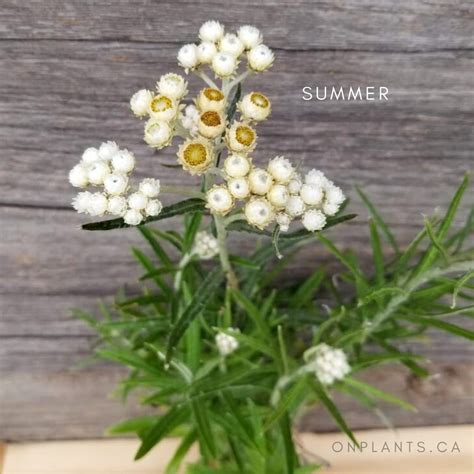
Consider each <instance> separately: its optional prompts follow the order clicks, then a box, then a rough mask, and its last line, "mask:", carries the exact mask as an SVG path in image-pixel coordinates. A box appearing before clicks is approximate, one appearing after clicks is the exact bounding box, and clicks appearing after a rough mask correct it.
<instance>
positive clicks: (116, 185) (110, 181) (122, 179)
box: [104, 173, 128, 196]
mask: <svg viewBox="0 0 474 474" xmlns="http://www.w3.org/2000/svg"><path fill="white" fill-rule="evenodd" d="M127 187H128V178H127V176H125V175H124V174H121V173H112V174H109V175H108V176H107V177H106V178H105V179H104V189H105V191H106V192H107V193H108V194H111V195H112V196H118V195H120V194H123V193H124V192H125V191H126V190H127Z"/></svg>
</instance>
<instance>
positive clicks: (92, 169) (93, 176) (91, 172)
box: [87, 161, 110, 186]
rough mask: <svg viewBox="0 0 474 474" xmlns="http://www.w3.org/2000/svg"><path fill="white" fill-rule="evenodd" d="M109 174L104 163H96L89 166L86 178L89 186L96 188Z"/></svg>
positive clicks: (107, 167)
mask: <svg viewBox="0 0 474 474" xmlns="http://www.w3.org/2000/svg"><path fill="white" fill-rule="evenodd" d="M109 174H110V168H109V165H108V164H107V162H106V161H96V162H94V163H92V164H91V165H89V168H88V173H87V177H88V180H89V182H90V183H91V184H95V185H97V186H99V185H101V184H104V179H105V178H106V177H107V176H108V175H109Z"/></svg>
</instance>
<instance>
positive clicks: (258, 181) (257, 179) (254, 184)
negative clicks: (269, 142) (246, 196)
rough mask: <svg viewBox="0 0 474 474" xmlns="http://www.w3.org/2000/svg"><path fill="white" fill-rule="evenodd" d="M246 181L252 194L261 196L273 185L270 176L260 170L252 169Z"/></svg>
mask: <svg viewBox="0 0 474 474" xmlns="http://www.w3.org/2000/svg"><path fill="white" fill-rule="evenodd" d="M248 179H249V184H250V190H251V191H252V193H254V194H259V195H261V196H263V195H264V194H267V193H268V191H270V188H271V187H272V184H273V179H272V177H271V175H270V174H269V173H267V172H266V171H265V170H263V169H261V168H254V169H253V170H252V171H251V172H250V174H249V176H248Z"/></svg>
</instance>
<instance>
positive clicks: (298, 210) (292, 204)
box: [286, 196, 306, 217]
mask: <svg viewBox="0 0 474 474" xmlns="http://www.w3.org/2000/svg"><path fill="white" fill-rule="evenodd" d="M305 209H306V206H305V203H304V202H303V199H301V198H300V197H299V196H290V197H289V199H288V202H287V203H286V213H287V214H288V215H289V216H291V217H298V216H301V214H303V212H304V211H305Z"/></svg>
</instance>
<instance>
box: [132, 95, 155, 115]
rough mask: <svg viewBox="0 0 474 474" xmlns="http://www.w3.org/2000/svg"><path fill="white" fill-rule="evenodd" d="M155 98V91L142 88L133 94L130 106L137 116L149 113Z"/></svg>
mask: <svg viewBox="0 0 474 474" xmlns="http://www.w3.org/2000/svg"><path fill="white" fill-rule="evenodd" d="M152 100H153V92H151V91H149V90H147V89H141V90H139V91H138V92H135V94H133V95H132V98H131V99H130V108H131V109H132V112H133V113H134V114H135V115H136V116H137V117H144V116H145V115H148V110H149V108H150V103H151V101H152Z"/></svg>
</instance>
